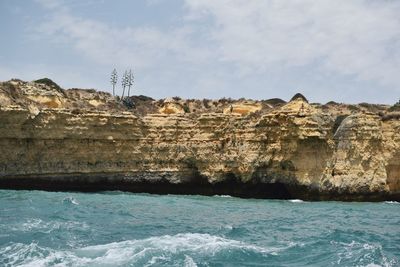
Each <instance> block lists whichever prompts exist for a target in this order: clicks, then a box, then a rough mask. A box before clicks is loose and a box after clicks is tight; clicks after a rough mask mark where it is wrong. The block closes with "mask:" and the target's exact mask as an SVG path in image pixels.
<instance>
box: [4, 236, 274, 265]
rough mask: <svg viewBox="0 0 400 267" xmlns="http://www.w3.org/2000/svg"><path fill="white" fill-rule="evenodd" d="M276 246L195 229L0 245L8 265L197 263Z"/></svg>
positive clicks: (261, 251)
mask: <svg viewBox="0 0 400 267" xmlns="http://www.w3.org/2000/svg"><path fill="white" fill-rule="evenodd" d="M278 250H279V249H267V248H264V247H259V246H256V245H251V244H247V243H244V242H241V241H237V240H232V239H227V238H223V237H219V236H214V235H209V234H198V233H184V234H177V235H173V236H170V235H164V236H157V237H150V238H146V239H139V240H128V241H121V242H113V243H108V244H104V245H94V246H87V247H83V248H79V249H75V250H66V251H59V250H54V249H49V248H43V247H40V246H38V245H37V244H34V243H32V244H21V243H16V244H15V243H14V244H10V245H9V246H7V247H5V248H2V249H0V255H3V256H2V257H6V258H5V259H4V258H3V259H2V262H4V263H5V264H6V265H7V264H9V265H10V266H14V265H19V266H49V265H56V264H57V265H60V266H71V265H72V266H97V265H101V266H121V265H126V264H133V263H134V264H137V265H140V266H153V265H155V266H157V265H163V264H166V265H173V266H197V265H196V262H195V260H196V257H200V258H202V257H213V256H215V255H217V254H219V253H228V254H229V253H244V254H246V255H248V254H259V255H261V256H262V255H265V256H266V255H268V254H272V255H275V254H276V251H278Z"/></svg>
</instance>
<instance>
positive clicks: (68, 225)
mask: <svg viewBox="0 0 400 267" xmlns="http://www.w3.org/2000/svg"><path fill="white" fill-rule="evenodd" d="M77 228H79V229H88V228H89V226H88V225H87V224H86V223H83V222H78V221H58V220H55V221H47V222H45V221H43V220H42V219H39V218H31V219H28V220H26V221H25V222H22V223H20V224H16V225H14V226H13V227H12V228H11V230H13V231H18V232H32V231H35V232H41V233H47V234H48V233H51V232H52V231H54V230H60V229H65V230H70V229H77Z"/></svg>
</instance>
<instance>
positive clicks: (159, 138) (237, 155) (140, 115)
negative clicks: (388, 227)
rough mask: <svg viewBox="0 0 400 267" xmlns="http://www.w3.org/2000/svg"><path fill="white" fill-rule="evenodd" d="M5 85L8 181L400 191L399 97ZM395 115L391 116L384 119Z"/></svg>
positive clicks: (203, 190) (175, 188)
mask: <svg viewBox="0 0 400 267" xmlns="http://www.w3.org/2000/svg"><path fill="white" fill-rule="evenodd" d="M124 103H125V102H121V101H119V99H118V98H114V97H112V96H111V95H109V94H108V93H102V92H96V91H94V90H82V89H70V90H63V89H58V88H56V87H55V86H51V85H48V84H43V83H36V82H23V81H19V80H13V81H9V82H3V83H1V84H0V125H1V127H0V147H1V150H0V151H1V153H0V187H2V188H34V189H35V188H37V189H49V190H82V191H92V190H113V189H118V190H129V191H133V192H154V193H185V194H195V193H196V194H210V195H212V194H231V195H237V196H242V197H263V198H303V199H313V200H325V199H338V200H382V199H387V200H400V120H399V119H398V118H397V117H396V116H394V117H393V116H392V117H391V116H389V115H390V114H391V113H390V111H388V110H389V109H390V107H389V106H385V105H373V108H371V106H369V105H354V106H352V105H344V104H337V103H335V104H329V105H319V104H310V103H308V102H307V101H306V99H305V98H304V97H295V98H294V99H293V100H291V101H290V102H288V103H285V102H284V101H281V100H280V101H277V100H273V101H268V100H266V101H254V100H245V99H241V100H236V101H234V100H231V99H221V100H214V101H213V100H203V101H200V100H183V99H180V98H171V99H167V100H153V99H151V98H147V97H143V96H140V97H133V98H132V99H131V101H130V102H129V103H133V106H132V105H131V106H127V105H124ZM384 118H385V119H384Z"/></svg>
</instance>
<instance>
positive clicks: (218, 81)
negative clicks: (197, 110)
mask: <svg viewBox="0 0 400 267" xmlns="http://www.w3.org/2000/svg"><path fill="white" fill-rule="evenodd" d="M0 35H1V42H0V80H9V79H11V78H19V79H22V80H35V79H39V78H43V77H48V78H50V79H52V80H54V81H55V82H56V83H58V84H59V85H60V86H62V87H63V88H95V89H97V90H101V91H107V92H111V91H112V89H111V84H110V73H111V71H112V70H113V69H114V68H116V69H117V71H118V73H119V77H121V76H122V74H123V72H124V70H127V69H132V70H133V72H134V76H135V84H134V87H133V91H134V94H143V95H148V96H151V97H153V98H163V97H168V96H180V97H183V98H210V99H217V98H221V97H232V98H241V97H245V98H250V99H268V98H275V97H278V98H282V99H284V100H289V99H290V98H291V97H292V96H293V95H294V94H295V93H297V92H300V93H302V94H304V95H305V96H306V97H307V98H308V99H309V100H310V101H311V102H319V103H326V102H328V101H331V100H333V101H336V102H344V103H360V102H369V103H382V104H393V103H395V102H397V101H398V100H399V99H400V0H351V1H349V0H335V1H332V0H318V1H315V0H135V1H132V0H23V1H15V0H0ZM117 91H118V92H119V94H121V91H122V89H121V85H120V81H119V82H118V89H117Z"/></svg>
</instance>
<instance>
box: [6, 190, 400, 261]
mask: <svg viewBox="0 0 400 267" xmlns="http://www.w3.org/2000/svg"><path fill="white" fill-rule="evenodd" d="M0 266H400V204H399V203H397V202H381V203H341V202H302V201H299V200H294V201H293V200H292V201H288V200H255V199H240V198H233V197H228V196H214V197H205V196H176V195H165V196H159V195H148V194H131V193H123V192H104V193H90V194H89V193H69V192H63V193H61V192H43V191H13V190H0Z"/></svg>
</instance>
